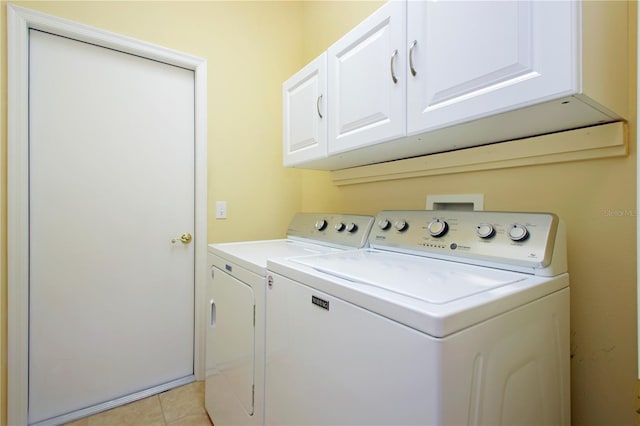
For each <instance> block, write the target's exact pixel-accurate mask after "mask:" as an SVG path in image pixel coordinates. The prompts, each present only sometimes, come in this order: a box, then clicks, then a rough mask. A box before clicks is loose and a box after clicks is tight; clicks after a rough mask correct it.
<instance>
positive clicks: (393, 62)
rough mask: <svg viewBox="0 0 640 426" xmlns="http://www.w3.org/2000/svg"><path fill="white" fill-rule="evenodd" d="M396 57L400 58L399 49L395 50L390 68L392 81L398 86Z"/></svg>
mask: <svg viewBox="0 0 640 426" xmlns="http://www.w3.org/2000/svg"><path fill="white" fill-rule="evenodd" d="M396 56H398V49H394V51H393V53H392V54H391V61H390V66H391V80H392V81H393V84H396V83H397V82H398V77H396V70H395V65H396Z"/></svg>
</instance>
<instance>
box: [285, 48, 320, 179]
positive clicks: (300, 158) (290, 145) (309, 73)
mask: <svg viewBox="0 0 640 426" xmlns="http://www.w3.org/2000/svg"><path fill="white" fill-rule="evenodd" d="M326 92H327V54H326V52H325V53H323V54H322V55H320V56H319V57H317V58H316V59H315V60H313V61H312V62H311V63H309V64H308V65H307V66H305V67H304V68H303V69H302V70H300V71H299V72H297V73H296V74H295V75H294V76H293V77H291V78H290V79H288V80H287V81H285V82H284V83H283V85H282V102H283V111H282V116H283V127H282V132H283V144H284V146H283V164H284V165H285V166H294V165H296V164H300V163H304V162H306V161H310V160H317V159H320V158H324V157H326V156H327V108H326V105H327V99H326Z"/></svg>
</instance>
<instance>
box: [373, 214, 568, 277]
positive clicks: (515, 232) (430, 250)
mask: <svg viewBox="0 0 640 426" xmlns="http://www.w3.org/2000/svg"><path fill="white" fill-rule="evenodd" d="M558 226H559V219H558V217H557V216H556V215H554V214H551V213H511V212H487V211H451V210H415V211H414V210H409V211H407V210H400V211H382V212H380V213H379V214H378V216H377V217H376V223H375V225H374V227H373V229H372V231H371V235H370V236H369V245H370V246H371V247H373V248H379V249H386V250H394V251H402V252H407V253H412V254H418V255H422V256H428V257H436V258H443V259H449V260H457V261H462V262H470V263H479V262H480V263H481V262H488V263H491V266H496V264H504V265H520V266H522V267H526V268H534V269H535V268H546V267H547V266H549V265H550V263H551V260H552V256H553V249H554V244H555V243H556V235H557V232H558ZM563 238H564V237H563ZM505 269H509V266H507V267H506V268H505Z"/></svg>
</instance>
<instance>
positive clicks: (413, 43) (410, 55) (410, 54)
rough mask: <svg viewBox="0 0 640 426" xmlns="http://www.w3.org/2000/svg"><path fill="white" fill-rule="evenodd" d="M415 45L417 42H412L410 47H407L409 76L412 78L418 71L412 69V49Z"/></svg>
mask: <svg viewBox="0 0 640 426" xmlns="http://www.w3.org/2000/svg"><path fill="white" fill-rule="evenodd" d="M416 44H418V40H413V42H411V46H409V69H411V75H412V76H414V77H415V76H416V74H418V71H416V69H415V68H414V67H413V48H414V47H416Z"/></svg>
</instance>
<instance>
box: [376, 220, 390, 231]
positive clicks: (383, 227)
mask: <svg viewBox="0 0 640 426" xmlns="http://www.w3.org/2000/svg"><path fill="white" fill-rule="evenodd" d="M389 227H391V222H389V219H380V220H379V221H378V228H380V229H381V230H383V231H386V230H387V229H389Z"/></svg>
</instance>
